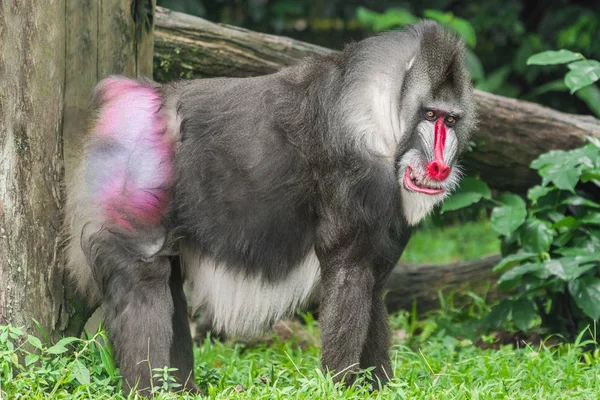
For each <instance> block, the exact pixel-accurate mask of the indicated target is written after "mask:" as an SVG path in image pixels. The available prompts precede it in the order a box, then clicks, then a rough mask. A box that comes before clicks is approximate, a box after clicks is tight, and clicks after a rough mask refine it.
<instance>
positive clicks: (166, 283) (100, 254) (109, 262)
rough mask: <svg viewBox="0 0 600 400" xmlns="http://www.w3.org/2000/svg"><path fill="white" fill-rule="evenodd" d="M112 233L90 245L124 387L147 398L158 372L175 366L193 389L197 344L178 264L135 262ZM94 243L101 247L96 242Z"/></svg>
mask: <svg viewBox="0 0 600 400" xmlns="http://www.w3.org/2000/svg"><path fill="white" fill-rule="evenodd" d="M120 242H121V241H120V240H118V239H117V238H116V237H115V236H112V235H110V234H109V236H108V237H105V238H104V240H102V243H101V245H100V246H94V245H92V246H91V248H90V249H91V253H92V254H93V255H94V257H93V258H94V260H93V262H92V265H93V266H94V276H95V278H96V280H97V281H98V283H99V284H100V286H101V288H102V293H103V299H104V304H103V308H104V311H105V319H106V324H107V327H108V329H109V333H110V338H111V341H112V343H113V346H114V348H115V357H116V360H117V362H118V364H119V366H120V368H121V375H122V376H123V383H124V388H125V389H126V390H128V391H129V390H132V389H137V390H139V391H140V392H141V393H143V394H148V393H149V392H150V390H151V388H152V387H153V385H157V382H156V381H154V382H152V375H153V371H152V370H153V369H155V368H163V367H165V366H167V367H175V368H177V369H178V371H177V372H175V373H174V375H175V377H176V378H177V379H178V380H179V381H180V383H181V384H185V383H187V385H186V388H187V389H188V390H195V389H196V386H195V384H194V381H193V358H192V341H191V337H190V332H189V326H188V325H187V318H186V313H187V306H186V302H185V297H184V296H183V290H182V287H181V274H180V271H179V266H178V264H176V265H175V267H174V268H173V269H172V267H171V262H170V260H169V258H168V257H166V256H158V257H156V258H154V259H150V260H140V259H134V258H133V254H134V253H132V252H131V249H125V248H124V247H123V246H122V244H121V243H120ZM95 244H98V242H97V241H96V243H95Z"/></svg>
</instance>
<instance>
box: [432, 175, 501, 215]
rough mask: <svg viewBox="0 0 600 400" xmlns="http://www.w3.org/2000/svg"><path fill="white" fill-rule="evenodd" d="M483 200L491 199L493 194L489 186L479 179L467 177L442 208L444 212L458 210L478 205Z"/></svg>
mask: <svg viewBox="0 0 600 400" xmlns="http://www.w3.org/2000/svg"><path fill="white" fill-rule="evenodd" d="M482 198H484V199H491V198H492V192H491V191H490V188H489V186H488V185H487V184H486V183H485V182H483V181H482V180H481V179H479V178H475V177H471V176H467V177H465V178H464V179H463V180H462V181H461V183H460V186H459V187H458V189H457V190H456V192H454V193H453V194H452V196H450V197H449V198H448V199H447V200H446V201H445V202H444V205H443V206H442V212H445V211H453V210H458V209H460V208H464V207H467V206H470V205H471V204H474V203H477V202H478V201H479V200H481V199H482Z"/></svg>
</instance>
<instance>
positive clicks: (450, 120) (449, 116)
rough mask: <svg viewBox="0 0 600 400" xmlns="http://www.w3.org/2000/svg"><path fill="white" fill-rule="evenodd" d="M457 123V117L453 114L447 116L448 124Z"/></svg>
mask: <svg viewBox="0 0 600 400" xmlns="http://www.w3.org/2000/svg"><path fill="white" fill-rule="evenodd" d="M455 123H456V118H454V117H453V116H452V115H448V117H446V125H448V126H453V125H454V124H455Z"/></svg>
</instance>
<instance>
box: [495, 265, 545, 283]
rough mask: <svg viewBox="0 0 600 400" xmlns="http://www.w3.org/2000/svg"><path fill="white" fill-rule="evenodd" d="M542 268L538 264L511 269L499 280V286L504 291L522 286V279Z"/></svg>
mask: <svg viewBox="0 0 600 400" xmlns="http://www.w3.org/2000/svg"><path fill="white" fill-rule="evenodd" d="M540 268H541V265H540V264H538V263H527V264H521V265H518V266H516V267H514V268H511V269H509V270H508V271H506V272H505V273H504V274H502V275H501V276H500V278H499V279H498V282H497V285H498V287H499V288H500V289H502V290H509V289H512V288H514V287H516V286H518V285H519V284H520V279H521V278H522V277H523V275H526V274H529V273H532V272H537V271H539V270H540Z"/></svg>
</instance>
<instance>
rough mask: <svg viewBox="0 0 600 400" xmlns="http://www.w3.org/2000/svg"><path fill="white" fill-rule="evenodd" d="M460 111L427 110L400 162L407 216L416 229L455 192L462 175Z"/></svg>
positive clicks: (439, 106) (441, 106)
mask: <svg viewBox="0 0 600 400" xmlns="http://www.w3.org/2000/svg"><path fill="white" fill-rule="evenodd" d="M460 119H461V112H460V110H458V109H456V108H454V107H451V106H449V105H447V104H443V103H442V104H435V105H429V106H425V107H423V108H422V109H421V114H420V116H419V120H418V122H417V125H416V128H415V129H414V131H413V132H411V134H412V140H411V146H410V148H409V149H408V151H406V153H404V155H403V156H402V157H401V158H400V161H399V169H398V179H399V183H400V185H401V187H402V198H403V207H404V214H405V216H406V218H407V220H408V222H409V224H411V225H416V224H417V223H418V222H419V221H420V220H421V219H422V218H423V217H425V215H427V213H429V212H430V211H431V210H432V209H433V207H434V206H435V205H436V204H438V203H439V202H441V201H442V200H443V199H444V198H446V197H447V196H448V195H449V194H450V192H452V190H454V189H455V188H456V186H457V184H458V182H459V180H460V177H461V171H460V167H459V166H458V165H457V163H456V157H457V155H458V149H459V146H458V136H457V134H456V130H455V128H456V127H457V126H459V125H460V123H461V121H460Z"/></svg>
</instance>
